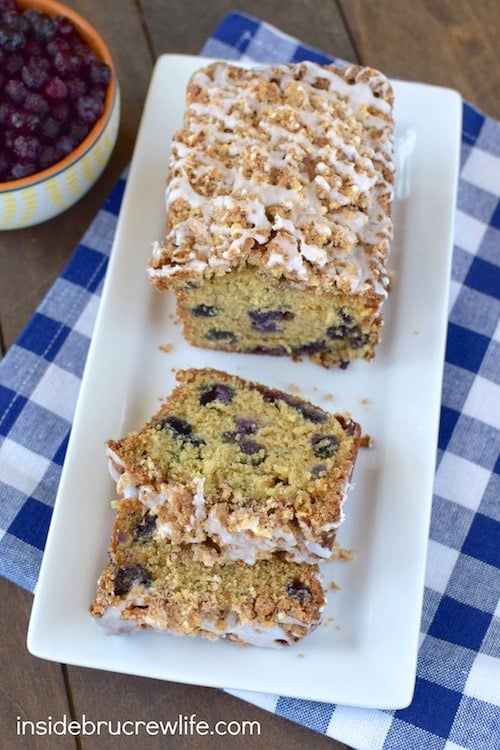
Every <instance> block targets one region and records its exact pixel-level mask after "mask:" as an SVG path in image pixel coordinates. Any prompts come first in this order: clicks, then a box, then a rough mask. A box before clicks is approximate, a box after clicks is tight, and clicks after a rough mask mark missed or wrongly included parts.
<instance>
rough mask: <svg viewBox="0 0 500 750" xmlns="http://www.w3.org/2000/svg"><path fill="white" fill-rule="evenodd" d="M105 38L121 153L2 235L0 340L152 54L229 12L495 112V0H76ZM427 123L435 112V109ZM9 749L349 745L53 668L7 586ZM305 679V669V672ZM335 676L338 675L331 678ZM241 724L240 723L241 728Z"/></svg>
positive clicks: (96, 202) (66, 225) (26, 602)
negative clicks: (167, 729) (204, 728)
mask: <svg viewBox="0 0 500 750" xmlns="http://www.w3.org/2000/svg"><path fill="white" fill-rule="evenodd" d="M67 5H69V6H71V7H72V8H74V9H75V10H77V11H79V12H80V13H82V14H83V15H84V16H86V17H87V18H88V19H89V20H90V21H91V22H92V23H93V24H94V25H95V26H96V27H97V28H98V29H99V30H100V31H101V33H102V34H103V36H104V37H105V38H106V40H107V42H108V45H109V47H110V49H111V53H112V55H113V57H114V60H115V62H116V66H117V72H118V77H119V80H120V87H121V94H122V120H121V128H120V134H119V139H118V143H117V147H116V149H115V152H114V154H113V156H112V159H111V162H110V164H109V166H108V168H107V170H106V171H105V173H104V175H103V176H102V177H101V179H100V180H99V182H98V184H97V185H96V186H95V187H94V188H93V190H92V191H91V192H90V193H89V194H88V195H87V196H85V197H84V198H83V199H82V200H81V201H80V202H79V203H78V204H77V205H76V206H74V207H73V208H71V209H70V210H69V211H67V212H66V213H65V214H64V215H62V216H60V217H58V218H55V219H53V220H51V221H50V222H48V223H46V224H45V225H41V226H37V227H33V228H30V229H26V230H18V231H11V232H2V233H1V234H0V344H1V348H2V355H3V354H4V353H5V352H6V351H7V349H8V348H9V346H10V345H11V344H12V343H13V342H14V341H15V339H16V338H17V336H18V335H19V333H20V331H21V329H22V328H23V327H24V325H25V324H26V323H27V322H28V320H29V318H30V316H31V315H32V314H33V312H34V310H35V308H36V306H37V304H38V303H39V302H40V300H41V299H42V298H43V296H44V295H45V293H46V292H47V291H48V289H49V288H50V286H51V285H52V283H53V282H54V280H55V279H56V278H57V276H58V275H59V273H60V271H61V269H62V267H63V266H64V265H65V263H66V262H67V260H68V259H69V257H70V255H71V253H72V251H73V250H74V248H75V246H76V245H77V244H78V241H79V239H80V237H81V235H82V234H83V232H84V231H85V229H86V228H87V226H88V225H89V224H90V222H91V221H92V218H93V217H94V215H95V213H96V212H97V210H98V209H99V207H100V206H101V205H102V203H103V202H104V200H105V197H106V195H107V194H108V192H109V191H110V189H111V188H112V186H113V184H114V183H115V181H116V180H117V178H118V176H119V175H120V173H121V172H122V170H123V168H124V167H125V166H126V164H127V163H128V162H129V160H130V158H131V154H132V150H133V147H134V140H135V137H136V133H137V128H138V125H139V120H140V117H141V111H142V106H143V102H144V98H145V94H146V91H147V87H148V83H149V79H150V75H151V71H152V68H153V64H154V60H155V58H156V57H157V56H158V55H160V54H161V53H164V52H173V53H189V54H196V53H198V52H199V50H200V49H201V47H202V45H203V43H204V41H205V39H206V38H207V37H208V36H209V35H210V33H211V31H212V30H213V29H214V28H215V26H216V25H217V23H218V22H219V20H220V19H221V18H222V17H223V16H224V15H225V14H226V13H227V12H229V11H230V10H232V9H234V8H235V7H237V8H238V9H239V10H241V11H244V12H247V13H250V14H252V15H254V16H257V17H259V18H261V19H263V20H266V21H268V22H269V23H271V24H274V25H275V26H277V27H278V28H280V29H282V30H283V31H285V32H287V33H288V34H291V35H293V36H296V37H298V38H300V39H301V40H302V41H304V42H305V43H307V44H310V45H313V46H315V47H317V48H319V49H322V50H323V51H325V52H327V53H330V54H333V55H336V56H338V57H341V58H344V59H346V60H351V61H355V62H358V63H361V64H365V65H371V66H373V67H377V68H380V69H381V70H383V71H384V72H385V73H387V74H388V75H390V76H395V77H400V78H406V79H408V80H418V81H423V82H426V83H433V84H439V85H444V86H450V87H453V88H456V89H457V90H458V91H460V93H461V94H462V95H463V97H464V98H465V99H467V100H468V101H470V102H471V103H473V104H474V105H475V106H477V107H478V108H479V109H481V110H483V111H484V112H485V113H486V114H489V115H491V116H493V117H496V118H500V97H499V96H498V90H499V88H500V79H499V69H498V57H497V46H496V45H497V41H498V38H499V31H500V28H499V27H500V23H499V21H500V6H499V5H498V3H497V2H496V0H412V2H401V0H377V2H374V0H321V1H320V0H240V2H239V4H235V3H233V2H232V0H108V1H107V2H102V0H67ZM429 114H430V116H432V113H429ZM0 597H1V601H2V606H1V608H0V619H1V629H0V654H1V660H2V662H1V663H2V669H1V685H2V691H1V700H0V747H2V748H8V750H17V748H20V749H22V748H27V747H29V748H34V749H35V750H37V749H38V748H40V749H42V748H43V749H45V748H47V749H49V748H50V750H53V749H54V748H55V749H58V748H64V749H66V748H68V749H69V748H77V749H78V750H94V749H97V748H99V750H107V748H113V750H129V748H136V747H139V746H140V747H141V748H144V750H146V749H147V748H158V747H172V748H201V747H203V748H206V749H207V750H211V749H212V748H214V750H215V749H217V748H226V747H227V748H231V747H234V748H236V747H237V748H238V750H246V748H251V749H252V750H258V749H260V748H273V749H277V750H280V749H281V748H283V749H285V748H286V749H287V750H295V749H297V750H299V748H300V749H302V748H315V750H323V749H324V750H326V749H327V748H330V750H331V749H332V748H333V749H334V750H340V749H341V748H344V749H345V748H346V747H347V746H346V745H343V744H341V743H339V742H336V741H334V740H331V739H328V738H326V737H323V736H322V735H319V734H316V733H313V732H311V731H310V730H308V729H305V728H303V727H301V726H299V725H297V724H295V723H292V722H289V721H287V720H285V719H282V718H279V717H276V716H274V715H272V714H270V713H268V712H265V711H262V710H260V709H257V708H256V707H254V706H252V705H251V704H248V703H246V702H243V701H240V700H239V699H236V698H234V697H232V696H229V695H228V694H226V693H224V692H223V691H220V690H215V689H209V688H202V687H192V686H185V685H180V684H174V683H169V682H159V681H155V680H148V679H144V678H139V677H130V676H126V675H119V674H112V673H107V672H104V671H94V670H90V669H83V668H78V667H72V666H65V665H59V664H55V663H49V662H44V661H41V660H38V659H36V658H34V657H32V656H30V655H29V654H28V652H27V650H26V645H25V644H26V630H27V624H28V619H29V614H30V608H31V601H32V598H31V595H30V594H28V593H27V592H25V591H23V590H20V589H18V588H17V587H15V586H13V585H12V584H10V583H8V582H7V581H5V580H2V579H0ZM298 679H300V675H298ZM332 679H335V675H334V674H332ZM193 713H196V715H197V717H198V718H199V719H202V720H205V721H207V722H209V723H212V724H215V722H217V721H221V720H222V721H234V722H244V721H252V720H256V721H257V722H259V724H260V735H259V736H256V735H255V734H254V735H253V736H242V735H240V736H238V737H225V738H221V737H219V738H216V737H208V738H203V739H200V738H199V737H198V738H197V737H189V736H186V735H184V736H177V737H174V738H172V739H171V740H169V741H168V742H166V743H163V744H162V742H161V741H160V740H159V739H158V738H153V737H150V738H148V737H146V736H144V735H142V736H141V738H137V737H127V736H125V735H122V736H120V737H116V736H114V737H113V736H109V735H107V734H104V735H101V736H95V735H94V736H82V737H78V738H75V737H72V736H70V735H66V736H59V737H55V736H53V737H48V738H47V737H41V736H40V737H33V738H30V739H28V738H22V737H20V736H18V735H17V734H16V717H17V716H21V717H22V718H24V719H28V720H32V721H35V720H38V719H47V717H49V716H52V717H54V720H55V719H59V718H61V717H62V716H67V717H75V718H77V719H78V718H80V717H82V715H85V716H86V717H88V718H89V719H91V720H93V721H97V720H105V721H112V722H116V721H117V720H122V721H123V720H126V719H130V720H144V721H147V720H150V719H151V720H159V719H163V720H166V719H171V720H175V719H176V718H177V717H178V715H179V714H181V715H184V716H190V715H191V714H193ZM233 726H236V725H233Z"/></svg>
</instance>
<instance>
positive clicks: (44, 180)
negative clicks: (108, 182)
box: [0, 0, 120, 230]
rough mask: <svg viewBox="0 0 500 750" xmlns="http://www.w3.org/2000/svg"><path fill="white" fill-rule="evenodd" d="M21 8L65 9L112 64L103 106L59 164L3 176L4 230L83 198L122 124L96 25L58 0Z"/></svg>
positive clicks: (23, 1)
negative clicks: (20, 175) (11, 177)
mask: <svg viewBox="0 0 500 750" xmlns="http://www.w3.org/2000/svg"><path fill="white" fill-rule="evenodd" d="M17 5H18V6H19V7H20V8H36V9H38V10H41V11H43V12H44V13H46V14H47V15H50V16H57V15H63V16H66V18H68V19H69V20H70V21H71V23H72V24H73V26H74V27H75V28H76V29H77V31H78V32H79V34H80V36H81V37H82V39H83V40H84V41H85V42H86V43H87V44H88V46H89V47H90V48H91V49H92V50H93V52H94V53H95V54H96V55H97V56H98V57H99V58H100V59H101V60H103V61H104V62H105V63H106V64H107V65H109V67H110V69H111V81H110V83H109V86H108V89H107V92H106V98H105V103H104V111H103V113H102V115H101V117H100V118H99V120H98V121H97V122H96V123H95V125H94V126H93V128H92V129H91V130H90V132H89V133H88V134H87V136H86V137H85V138H84V140H83V141H82V142H81V143H80V144H79V145H78V146H77V147H76V148H75V150H74V151H72V152H71V153H70V154H68V155H67V156H66V157H64V159H61V160H60V161H58V162H57V163H56V164H53V165H52V166H51V167H49V168H48V169H44V170H42V171H40V172H35V173H34V174H32V175H29V176H28V177H23V178H22V179H20V180H11V181H9V182H0V230H10V229H22V228H26V227H30V226H34V225H36V224H41V223H42V222H44V221H48V220H49V219H52V218H53V217H55V216H58V215H59V214H61V213H63V211H66V210H67V209H68V208H70V207H71V206H72V205H74V204H75V203H76V202H77V201H79V200H80V198H82V197H83V196H84V195H85V194H86V193H87V192H88V191H89V190H90V188H91V187H92V186H93V185H94V184H95V182H96V181H97V180H98V178H99V177H100V176H101V174H102V172H103V171H104V169H105V167H106V165H107V163H108V161H109V158H110V156H111V154H112V152H113V149H114V147H115V143H116V139H117V136H118V127H119V124H120V89H119V85H118V81H117V77H116V71H115V66H114V64H113V60H112V58H111V54H110V52H109V50H108V47H107V46H106V44H105V42H104V40H103V39H102V37H101V36H100V34H99V33H98V32H97V31H96V29H95V28H94V27H93V26H92V25H91V24H90V23H89V22H88V21H87V20H86V19H85V18H83V17H82V16H80V15H79V14H78V13H76V12H75V11H74V10H73V9H72V8H68V7H67V6H66V5H63V4H62V3H59V2H56V0H17Z"/></svg>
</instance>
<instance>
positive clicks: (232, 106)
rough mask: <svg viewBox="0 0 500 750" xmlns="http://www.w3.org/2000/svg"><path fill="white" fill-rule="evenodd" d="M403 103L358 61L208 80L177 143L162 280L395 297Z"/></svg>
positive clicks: (215, 74) (158, 278) (229, 70)
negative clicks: (277, 282) (242, 277)
mask: <svg viewBox="0 0 500 750" xmlns="http://www.w3.org/2000/svg"><path fill="white" fill-rule="evenodd" d="M392 103H393V95H392V89H391V86H390V84H389V82H388V80H387V79H386V78H385V77H384V76H383V75H382V74H381V73H379V72H378V71H375V70H373V69H370V68H360V67H357V66H352V65H351V66H347V67H346V68H337V67H335V66H333V65H329V66H320V65H317V64H316V63H312V62H303V63H298V64H287V65H280V66H272V67H267V68H260V69H255V70H246V69H242V68H239V67H237V66H234V65H230V64H226V63H214V64H212V65H210V66H208V67H206V68H203V69H201V70H199V71H197V72H196V73H195V74H194V75H193V76H192V78H191V80H190V82H189V85H188V90H187V100H186V112H185V119H184V124H183V127H182V128H181V129H180V130H179V131H178V132H177V133H176V134H175V136H174V139H173V144H172V151H171V160H170V174H169V180H168V188H167V198H166V200H167V214H168V223H167V235H166V238H165V240H164V241H163V242H162V243H156V244H155V246H154V249H153V256H152V259H151V261H150V266H149V274H150V277H151V279H152V281H153V283H157V284H158V285H160V286H163V287H164V286H165V285H166V284H172V285H175V284H178V283H179V282H181V283H185V281H186V280H192V279H195V278H200V277H201V278H209V277H211V276H213V275H214V274H223V273H225V272H227V271H229V270H231V269H234V268H237V267H241V266H244V265H248V264H250V265H253V266H258V267H260V268H264V269H266V271H268V272H270V273H271V274H273V275H275V276H277V277H281V276H283V277H285V278H287V279H290V280H291V281H292V282H293V283H295V284H297V285H299V286H313V287H320V288H324V289H331V288H334V287H335V288H337V289H340V290H342V291H346V292H362V291H364V290H366V289H369V288H370V289H373V290H375V292H376V293H377V294H380V295H381V296H386V293H387V288H388V278H387V275H386V270H385V262H386V258H387V254H388V250H389V243H390V240H391V238H392V221H391V215H390V213H391V212H390V204H391V200H392V184H393V161H392V130H393V119H392Z"/></svg>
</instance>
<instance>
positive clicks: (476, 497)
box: [0, 13, 500, 750]
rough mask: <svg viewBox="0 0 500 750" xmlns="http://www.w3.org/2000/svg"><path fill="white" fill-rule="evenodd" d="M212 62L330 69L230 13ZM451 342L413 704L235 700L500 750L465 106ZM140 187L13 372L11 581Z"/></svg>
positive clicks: (301, 716) (493, 126) (497, 182)
mask: <svg viewBox="0 0 500 750" xmlns="http://www.w3.org/2000/svg"><path fill="white" fill-rule="evenodd" d="M202 54H204V55H207V56H213V57H222V58H226V59H246V60H255V61H266V62H274V61H276V62H284V61H290V60H293V61H298V60H303V59H313V60H316V61H318V62H328V61H330V58H328V57H326V56H325V55H323V54H321V53H320V52H318V51H316V50H313V49H310V48H308V47H305V46H303V45H301V44H300V43H299V42H298V41H297V40H295V39H292V38H290V37H288V36H286V35H284V34H282V33H281V32H279V31H278V30H277V29H275V28H272V27H271V26H269V25H267V24H265V23H262V22H261V21H258V20H256V19H254V18H250V17H248V16H245V15H242V14H239V13H231V14H229V15H228V16H226V17H225V18H224V19H223V21H222V22H221V24H220V25H219V26H218V28H217V29H216V30H215V32H214V33H213V36H212V37H211V38H210V39H209V40H208V42H207V43H206V45H205V46H204V48H203V50H202ZM463 114H464V120H463V122H464V125H463V138H462V155H461V179H460V185H459V193H458V205H457V209H458V213H457V221H456V231H455V248H454V256H453V266H452V282H451V299H450V309H449V325H448V343H447V349H446V364H445V371H444V384H443V396H442V412H441V427H440V434H439V450H438V457H437V473H436V481H435V494H434V501H433V513H432V522H431V530H430V541H429V553H428V563H427V574H426V586H425V596H424V607H423V618H422V625H421V640H420V650H419V659H418V674H417V678H416V686H415V694H414V698H413V702H412V703H411V705H410V706H409V707H408V708H406V709H404V710H398V711H380V710H366V709H361V708H351V707H346V706H339V705H330V704H326V703H318V702H312V701H306V700H297V699H290V698H286V697H280V696H276V695H267V694H256V693H248V692H241V691H238V692H234V691H233V692H234V694H236V695H238V696H240V697H242V698H244V699H245V700H248V701H250V702H252V703H254V704H256V705H259V706H261V707H263V708H265V709H267V710H269V711H272V712H274V713H276V714H279V715H280V716H284V717H287V718H288V719H291V720H293V721H295V722H299V723H301V724H304V725H305V726H308V727H310V728H312V729H314V730H316V731H318V732H322V733H324V734H327V735H329V736H330V737H334V738H336V739H338V740H341V741H343V742H345V743H347V744H348V745H350V746H352V747H354V748H359V749H360V750H361V749H362V748H366V750H378V749H379V748H384V750H389V749H391V750H392V749H396V748H398V749H401V750H415V749H418V748H426V750H438V749H439V750H441V749H446V750H458V749H459V748H467V749H468V750H472V749H474V750H475V749H478V750H479V749H481V750H487V749H489V748H491V750H493V749H494V748H495V750H497V749H498V748H500V669H499V659H498V657H499V650H500V649H499V645H500V632H499V630H500V629H499V618H498V615H499V610H498V600H499V597H498V593H499V586H500V576H499V575H498V568H499V564H500V535H499V503H498V500H499V496H500V492H499V481H498V479H499V477H498V474H499V465H498V454H499V447H500V439H499V431H498V427H499V423H500V408H499V389H498V382H499V379H500V377H499V376H500V366H499V363H500V359H499V356H498V355H499V352H498V349H499V346H498V340H499V309H500V304H499V302H498V296H499V290H500V274H499V267H498V266H499V263H498V261H499V247H500V243H499V229H500V206H499V196H500V124H499V123H498V122H496V121H493V120H491V119H489V118H487V117H485V116H484V115H483V114H481V113H480V112H478V111H477V110H476V109H474V108H473V107H472V106H470V105H468V104H464V108H463ZM125 180H126V176H124V178H123V179H122V180H120V182H119V183H118V184H117V186H116V187H115V189H114V190H113V192H112V194H111V196H110V197H109V199H108V201H107V202H106V204H105V205H104V206H103V208H102V210H101V211H99V214H98V215H97V217H96V218H95V220H94V222H93V223H92V225H91V227H90V229H89V230H88V231H87V233H86V234H85V236H84V237H83V239H82V241H81V243H80V245H79V246H78V248H77V249H76V251H75V253H74V255H73V257H72V258H71V260H70V262H69V263H68V265H67V267H66V268H65V270H64V271H63V273H62V274H61V276H60V278H59V279H57V281H56V282H55V284H54V286H53V288H52V289H51V290H50V292H49V294H48V295H47V297H46V298H45V299H44V301H43V302H42V304H41V305H40V306H39V308H38V309H37V311H36V313H35V315H34V317H33V318H32V320H31V321H30V322H29V324H28V326H27V327H26V329H25V330H24V331H23V333H22V334H21V335H20V337H19V339H18V340H17V342H16V343H15V344H14V345H13V346H12V348H11V349H10V350H9V352H8V354H7V355H6V356H5V358H4V359H3V361H2V362H1V363H0V441H1V442H0V534H1V536H0V573H1V574H2V575H4V576H5V577H7V578H9V579H11V580H12V581H14V582H16V583H17V584H19V585H20V586H22V587H24V588H26V589H29V590H30V591H33V589H34V587H35V584H36V581H37V576H38V571H39V566H40V561H41V557H42V553H43V548H44V544H45V539H46V535H47V530H48V526H49V522H50V518H51V513H52V506H53V502H54V498H55V495H56V491H57V487H58V482H59V477H60V473H61V467H62V463H63V460H64V454H65V448H66V444H67V440H68V436H69V432H70V428H71V422H72V417H73V412H74V407H75V402H76V398H77V395H78V390H79V385H80V381H81V377H82V371H83V366H84V363H85V358H86V354H87V350H88V346H89V342H90V337H91V336H92V329H93V324H94V320H95V315H96V311H97V307H98V304H99V296H100V291H101V285H102V281H103V277H104V274H105V272H106V264H107V259H108V253H109V250H110V247H111V244H112V240H113V234H114V230H115V226H116V221H117V216H118V212H119V209H120V202H121V198H122V194H123V189H124V186H125Z"/></svg>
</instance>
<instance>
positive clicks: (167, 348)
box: [158, 344, 174, 354]
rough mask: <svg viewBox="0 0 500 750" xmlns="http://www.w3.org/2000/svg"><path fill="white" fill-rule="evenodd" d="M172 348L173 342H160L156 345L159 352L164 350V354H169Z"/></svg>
mask: <svg viewBox="0 0 500 750" xmlns="http://www.w3.org/2000/svg"><path fill="white" fill-rule="evenodd" d="M173 348H174V345H173V344H161V345H160V346H159V347H158V349H159V350H160V351H161V352H165V354H169V353H170V352H171V351H172V349H173Z"/></svg>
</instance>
